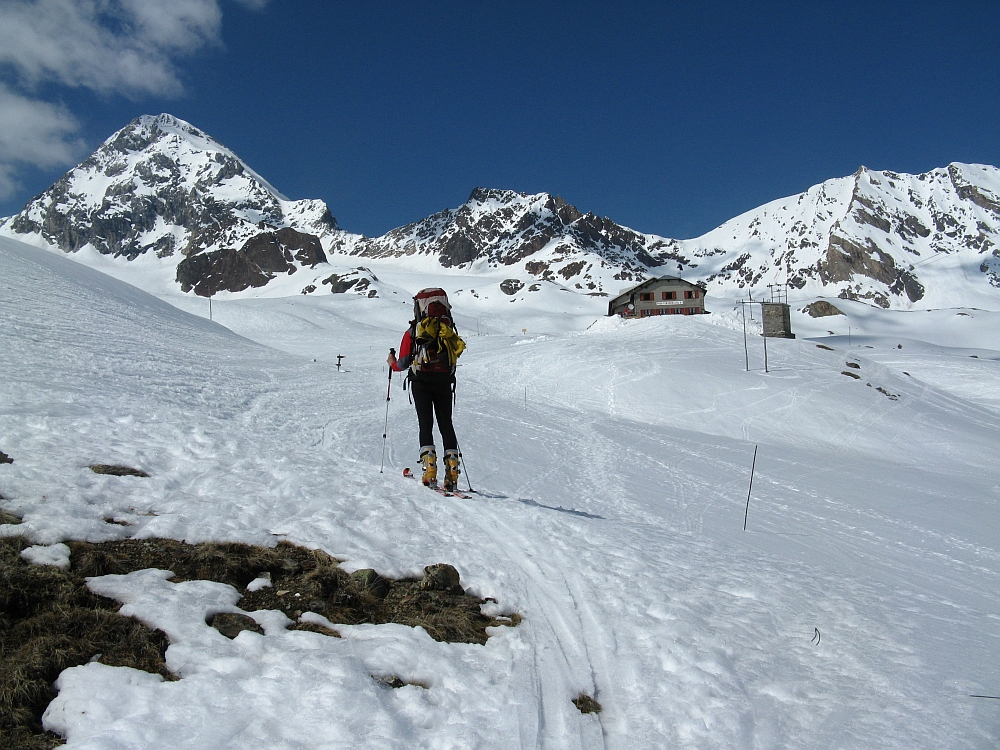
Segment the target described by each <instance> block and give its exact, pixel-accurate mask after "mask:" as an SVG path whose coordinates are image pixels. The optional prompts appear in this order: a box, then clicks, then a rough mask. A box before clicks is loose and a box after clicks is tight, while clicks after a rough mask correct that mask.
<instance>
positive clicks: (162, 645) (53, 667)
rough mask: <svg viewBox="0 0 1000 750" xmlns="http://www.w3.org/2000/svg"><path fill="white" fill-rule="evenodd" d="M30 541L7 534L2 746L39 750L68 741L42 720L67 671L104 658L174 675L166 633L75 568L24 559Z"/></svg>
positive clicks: (0, 631) (0, 558)
mask: <svg viewBox="0 0 1000 750" xmlns="http://www.w3.org/2000/svg"><path fill="white" fill-rule="evenodd" d="M30 544H31V543H30V542H29V541H28V540H26V539H24V538H23V537H12V538H7V539H0V737H2V740H3V741H2V743H0V745H2V746H3V747H10V748H26V749H28V750H34V749H35V748H51V747H55V746H57V745H59V744H62V739H60V738H59V737H58V736H57V735H54V734H52V733H50V732H45V731H44V730H43V729H42V725H41V718H42V713H43V712H44V711H45V708H46V706H48V704H49V702H50V701H51V700H52V699H53V698H54V697H55V695H56V692H55V689H54V688H53V687H52V683H53V682H54V681H55V679H56V677H58V676H59V673H60V672H61V671H62V670H64V669H67V668H69V667H74V666H78V665H80V664H86V663H87V662H88V661H90V660H92V659H96V660H97V661H100V662H101V663H102V664H108V665H110V666H127V667H134V668H135V669H142V670H144V671H147V672H155V673H157V674H161V675H163V676H164V677H166V678H167V679H174V678H173V676H172V675H171V674H170V673H169V672H168V671H167V668H166V664H165V663H164V661H163V654H164V652H165V651H166V648H167V638H166V636H165V635H164V634H163V633H162V632H160V631H153V630H150V629H149V628H147V627H146V626H144V625H142V623H140V622H139V621H138V620H135V619H133V618H131V617H123V616H121V615H119V614H118V609H119V608H120V607H121V604H120V603H118V602H115V601H112V600H110V599H104V598H102V597H99V596H97V595H95V594H93V593H91V592H90V591H89V590H88V589H87V587H86V585H85V583H84V581H83V578H82V577H81V576H80V575H79V574H78V573H76V572H75V571H72V570H70V571H64V570H60V569H59V568H56V567H53V566H50V565H31V564H29V563H27V562H26V561H24V560H22V559H21V556H20V553H21V550H23V549H24V548H25V547H27V546H29V545H30Z"/></svg>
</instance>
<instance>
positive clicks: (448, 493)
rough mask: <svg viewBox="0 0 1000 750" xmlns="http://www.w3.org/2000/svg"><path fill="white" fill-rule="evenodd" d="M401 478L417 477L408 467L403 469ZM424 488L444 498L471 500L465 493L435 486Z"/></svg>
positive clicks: (427, 485) (426, 485) (429, 485)
mask: <svg viewBox="0 0 1000 750" xmlns="http://www.w3.org/2000/svg"><path fill="white" fill-rule="evenodd" d="M403 476H404V477H406V478H407V479H416V478H417V475H416V474H414V473H413V471H412V469H410V468H409V467H407V468H405V469H403ZM424 487H426V488H427V489H429V490H434V491H435V492H436V493H438V494H439V495H442V496H444V497H460V498H462V499H463V500H471V499H472V495H467V494H466V493H464V492H462V490H446V489H445V488H444V487H441V486H439V485H436V484H425V485H424Z"/></svg>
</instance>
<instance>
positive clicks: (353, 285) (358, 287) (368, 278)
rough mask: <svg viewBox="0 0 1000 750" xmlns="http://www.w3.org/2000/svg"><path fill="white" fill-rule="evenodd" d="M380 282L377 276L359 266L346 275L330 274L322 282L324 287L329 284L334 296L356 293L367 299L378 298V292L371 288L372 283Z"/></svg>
mask: <svg viewBox="0 0 1000 750" xmlns="http://www.w3.org/2000/svg"><path fill="white" fill-rule="evenodd" d="M375 281H378V278H376V276H375V274H373V273H372V272H371V270H369V269H367V268H364V267H363V266H359V267H358V268H356V269H354V270H353V271H350V272H348V273H344V274H338V273H334V274H330V275H329V276H328V277H327V278H325V279H323V281H322V282H320V283H321V284H323V285H326V284H329V285H330V291H331V292H332V293H334V294H344V293H345V292H349V291H352V290H353V291H354V292H355V293H356V294H363V295H365V296H367V297H377V296H378V291H377V290H376V289H373V288H369V287H371V285H372V282H375Z"/></svg>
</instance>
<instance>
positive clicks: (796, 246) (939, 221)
mask: <svg viewBox="0 0 1000 750" xmlns="http://www.w3.org/2000/svg"><path fill="white" fill-rule="evenodd" d="M681 246H682V247H683V248H684V251H685V253H687V254H688V255H690V257H692V258H693V259H694V262H693V263H692V266H691V267H692V268H694V269H695V271H694V275H695V276H697V277H699V278H702V279H704V280H705V281H707V282H708V288H709V292H710V293H712V292H714V293H716V294H718V293H728V294H732V293H733V292H736V291H742V290H745V289H758V290H760V289H761V288H762V287H763V286H765V285H766V284H769V283H788V284H789V286H790V287H791V288H792V291H793V293H794V292H795V291H796V290H797V291H798V292H799V294H800V295H801V296H802V297H807V296H810V295H812V296H820V295H821V296H827V297H841V298H844V299H856V300H863V301H868V302H872V303H874V304H876V305H878V306H880V307H885V308H889V307H892V308H898V309H909V308H910V307H913V306H919V307H955V306H957V305H959V304H980V305H982V306H990V304H991V303H992V306H995V305H996V303H997V302H998V301H1000V291H998V290H1000V170H998V169H997V168H996V167H991V166H984V165H976V164H950V165H948V166H947V167H945V168H942V169H934V170H932V171H930V172H927V173H924V174H919V175H908V174H899V173H896V172H888V171H881V172H877V171H873V170H869V169H866V168H864V167H862V168H860V169H859V170H858V171H857V172H856V173H855V174H854V175H852V176H850V177H843V178H838V179H833V180H828V181H826V182H824V183H822V184H820V185H816V186H814V187H812V188H810V189H809V190H807V191H806V192H804V193H800V194H798V195H793V196H791V197H789V198H783V199H781V200H777V201H773V202H771V203H768V204H766V205H764V206H761V207H760V208H757V209H754V210H753V211H748V212H747V213H745V214H742V215H741V216H738V217H736V218H735V219H731V220H730V221H728V222H726V223H725V224H723V225H722V226H720V227H719V228H717V229H714V230H712V231H711V232H709V233H708V234H705V235H703V236H701V237H699V238H697V239H694V240H687V241H684V242H682V243H681ZM918 303H919V304H918Z"/></svg>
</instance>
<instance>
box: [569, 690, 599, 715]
mask: <svg viewBox="0 0 1000 750" xmlns="http://www.w3.org/2000/svg"><path fill="white" fill-rule="evenodd" d="M573 705H574V706H576V707H577V708H578V709H580V713H581V714H599V713H601V704H600V703H598V702H597V701H595V700H594V699H593V698H591V697H590V696H589V695H587V694H586V693H580V694H579V695H578V696H576V697H575V698H574V699H573Z"/></svg>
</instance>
